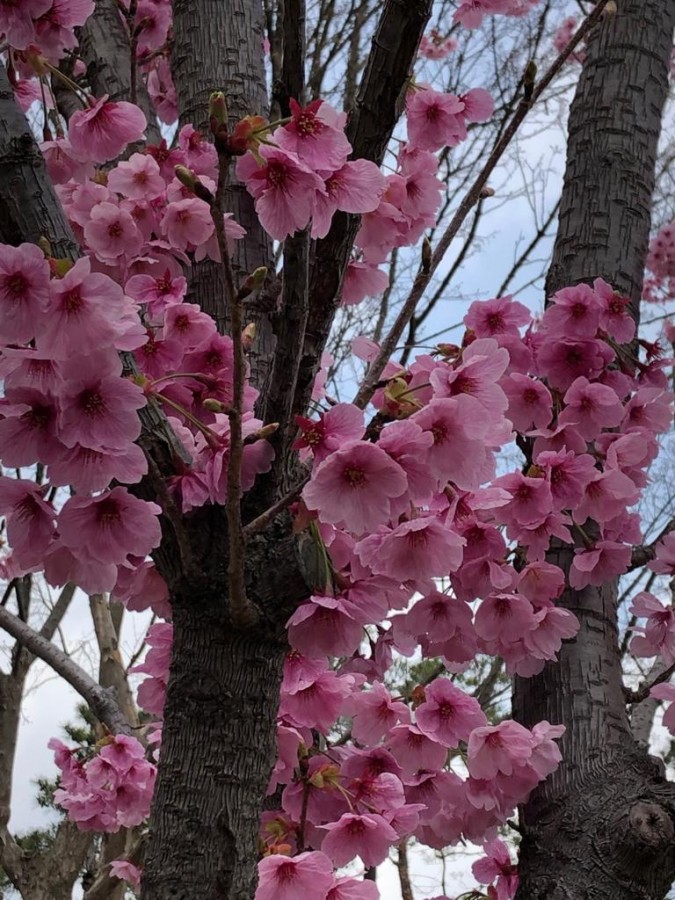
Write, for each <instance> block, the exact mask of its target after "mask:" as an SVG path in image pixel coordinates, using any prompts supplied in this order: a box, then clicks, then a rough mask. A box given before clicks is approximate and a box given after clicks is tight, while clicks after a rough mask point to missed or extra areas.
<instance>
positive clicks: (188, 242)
mask: <svg viewBox="0 0 675 900" xmlns="http://www.w3.org/2000/svg"><path fill="white" fill-rule="evenodd" d="M161 229H162V234H164V235H166V238H167V240H168V241H169V243H170V244H171V246H172V247H176V248H177V249H179V250H188V249H193V248H194V247H196V246H197V245H198V244H203V243H204V242H205V241H207V240H208V239H209V238H210V237H211V235H212V233H213V232H214V230H215V226H214V224H213V219H212V218H211V211H210V209H209V205H208V203H205V202H204V200H200V199H199V198H198V197H188V198H187V199H186V200H178V201H176V202H175V203H169V204H168V206H167V207H166V209H165V211H164V216H163V217H162V221H161Z"/></svg>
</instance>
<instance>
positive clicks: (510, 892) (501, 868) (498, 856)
mask: <svg viewBox="0 0 675 900" xmlns="http://www.w3.org/2000/svg"><path fill="white" fill-rule="evenodd" d="M483 849H484V850H485V853H486V855H485V856H484V857H483V858H482V859H479V860H477V861H476V862H475V863H473V865H472V866H471V871H472V872H473V877H474V878H475V879H476V881H478V882H479V883H480V884H492V882H494V881H496V885H495V889H496V894H495V895H494V896H495V900H513V898H514V897H515V896H516V891H517V890H518V873H517V871H516V866H515V865H514V864H513V863H512V862H511V857H510V855H509V850H508V847H507V846H506V844H505V843H504V842H503V841H500V840H494V841H489V842H488V843H487V844H485V846H484V848H483Z"/></svg>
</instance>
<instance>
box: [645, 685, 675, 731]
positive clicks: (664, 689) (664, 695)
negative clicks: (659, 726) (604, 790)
mask: <svg viewBox="0 0 675 900" xmlns="http://www.w3.org/2000/svg"><path fill="white" fill-rule="evenodd" d="M649 696H650V697H654V698H655V699H656V700H670V701H671V703H670V706H669V707H668V709H667V710H666V711H665V713H664V714H663V724H664V725H665V726H666V728H667V729H668V731H669V732H670V733H671V734H673V735H675V703H674V702H672V701H675V684H657V685H656V686H655V687H653V688H652V689H651V691H650V692H649Z"/></svg>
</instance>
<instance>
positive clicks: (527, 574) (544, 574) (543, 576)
mask: <svg viewBox="0 0 675 900" xmlns="http://www.w3.org/2000/svg"><path fill="white" fill-rule="evenodd" d="M564 588H565V574H564V572H563V571H562V569H560V568H558V566H553V565H551V563H547V562H532V563H529V564H528V565H527V566H525V568H524V569H522V571H521V573H520V575H519V577H518V593H519V594H522V595H523V597H527V599H528V600H529V601H530V602H531V603H541V602H542V601H543V602H547V601H552V600H557V598H558V597H559V596H560V595H561V594H562V592H563V590H564Z"/></svg>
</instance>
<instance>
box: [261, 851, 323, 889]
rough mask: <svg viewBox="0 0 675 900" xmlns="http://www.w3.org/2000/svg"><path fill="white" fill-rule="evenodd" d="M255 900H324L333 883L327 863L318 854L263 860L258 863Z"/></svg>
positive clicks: (321, 855) (316, 852)
mask: <svg viewBox="0 0 675 900" xmlns="http://www.w3.org/2000/svg"><path fill="white" fill-rule="evenodd" d="M258 873H259V882H258V889H257V890H256V892H255V900H298V898H299V897H303V898H305V900H325V897H326V893H327V892H328V889H329V888H330V887H331V885H332V883H333V866H332V864H331V861H330V859H329V858H328V857H327V856H326V855H325V853H321V852H318V851H315V852H310V853H300V854H299V855H298V856H294V857H288V856H278V855H272V856H266V857H264V858H263V859H261V860H260V862H259V863H258Z"/></svg>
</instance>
